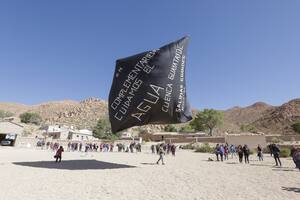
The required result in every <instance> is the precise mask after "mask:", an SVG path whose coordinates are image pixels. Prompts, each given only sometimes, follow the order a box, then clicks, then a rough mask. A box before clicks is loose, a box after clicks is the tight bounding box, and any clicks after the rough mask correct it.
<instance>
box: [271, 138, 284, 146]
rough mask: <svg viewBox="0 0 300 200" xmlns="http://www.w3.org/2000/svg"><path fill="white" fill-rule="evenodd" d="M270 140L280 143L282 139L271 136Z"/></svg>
mask: <svg viewBox="0 0 300 200" xmlns="http://www.w3.org/2000/svg"><path fill="white" fill-rule="evenodd" d="M271 142H272V143H274V144H278V143H282V142H283V140H281V139H279V138H277V137H273V138H272V139H271Z"/></svg>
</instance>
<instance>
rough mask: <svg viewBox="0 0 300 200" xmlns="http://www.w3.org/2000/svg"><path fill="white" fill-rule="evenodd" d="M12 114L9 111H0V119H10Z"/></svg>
mask: <svg viewBox="0 0 300 200" xmlns="http://www.w3.org/2000/svg"><path fill="white" fill-rule="evenodd" d="M13 115H14V114H13V113H11V112H9V111H4V110H0V119H3V118H6V117H12V116H13Z"/></svg>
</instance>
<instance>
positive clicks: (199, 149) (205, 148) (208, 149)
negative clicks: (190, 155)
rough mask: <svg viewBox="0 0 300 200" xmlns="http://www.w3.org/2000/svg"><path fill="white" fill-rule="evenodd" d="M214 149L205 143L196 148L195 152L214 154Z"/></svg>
mask: <svg viewBox="0 0 300 200" xmlns="http://www.w3.org/2000/svg"><path fill="white" fill-rule="evenodd" d="M214 151H215V148H213V147H210V146H209V144H207V143H205V144H202V145H201V146H199V147H196V150H195V152H197V153H214Z"/></svg>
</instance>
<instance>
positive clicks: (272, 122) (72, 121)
mask: <svg viewBox="0 0 300 200" xmlns="http://www.w3.org/2000/svg"><path fill="white" fill-rule="evenodd" d="M107 106H108V105H107V102H106V101H104V100H100V99H96V98H89V99H86V100H83V101H81V102H77V101H71V100H67V101H57V102H49V103H43V104H40V105H34V106H28V105H22V104H13V103H0V110H6V111H10V112H13V113H15V116H19V114H21V113H23V112H26V111H29V112H37V113H39V114H40V115H41V117H42V119H43V123H44V124H67V125H73V126H75V127H77V128H88V129H92V128H93V127H94V126H95V124H96V123H97V120H98V119H101V118H107V117H108V110H107ZM223 112H224V125H223V127H221V128H219V129H218V130H216V133H219V134H222V133H224V132H225V131H227V132H231V133H239V132H240V127H241V125H242V124H244V125H248V124H251V125H253V126H255V128H256V129H257V130H258V131H262V132H264V133H266V134H289V133H293V130H292V129H291V128H290V125H291V124H292V123H293V122H295V121H298V120H300V99H295V100H292V101H290V102H288V103H285V104H283V105H282V106H271V105H268V104H265V103H262V102H258V103H255V104H253V105H251V106H248V107H244V108H241V107H234V108H231V109H228V110H225V111H223ZM177 126H178V127H180V126H182V125H177ZM147 127H148V128H149V129H151V130H156V131H160V130H163V126H161V125H150V126H147ZM147 127H146V129H147Z"/></svg>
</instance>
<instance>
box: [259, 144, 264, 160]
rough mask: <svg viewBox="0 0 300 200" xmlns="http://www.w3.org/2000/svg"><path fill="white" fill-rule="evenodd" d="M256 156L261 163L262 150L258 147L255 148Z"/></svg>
mask: <svg viewBox="0 0 300 200" xmlns="http://www.w3.org/2000/svg"><path fill="white" fill-rule="evenodd" d="M257 156H258V160H259V161H263V160H264V158H263V152H262V148H261V146H260V145H258V146H257Z"/></svg>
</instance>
